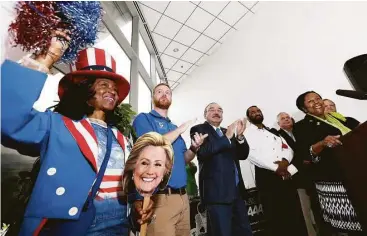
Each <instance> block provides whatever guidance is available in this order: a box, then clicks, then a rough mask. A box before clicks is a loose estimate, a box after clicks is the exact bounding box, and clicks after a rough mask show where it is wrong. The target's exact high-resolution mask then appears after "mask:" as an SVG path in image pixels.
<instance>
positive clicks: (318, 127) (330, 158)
mask: <svg viewBox="0 0 367 236" xmlns="http://www.w3.org/2000/svg"><path fill="white" fill-rule="evenodd" d="M340 122H341V123H342V124H344V125H345V126H347V127H348V128H350V129H354V128H355V125H356V124H354V123H353V124H350V123H349V122H348V121H347V122H343V121H340ZM293 134H294V136H295V138H296V140H297V143H296V153H297V158H299V159H300V160H302V161H308V162H310V163H311V161H312V156H311V154H310V146H311V145H313V144H315V143H317V142H319V141H321V140H323V139H324V138H325V137H326V136H328V135H342V134H341V132H340V131H339V129H337V128H335V127H334V126H331V125H329V124H327V123H325V122H322V121H320V120H318V119H316V118H314V117H312V116H309V115H306V116H305V118H304V119H303V120H301V121H299V122H297V123H296V124H295V129H294V133H293ZM319 156H320V161H319V162H318V163H315V164H314V163H311V164H309V165H311V166H310V167H307V169H308V171H309V173H307V175H308V176H309V177H311V178H312V180H315V181H318V180H335V181H339V180H340V178H341V176H340V173H341V170H340V167H339V165H337V163H336V161H335V156H334V155H333V152H332V149H330V148H325V149H324V150H323V151H322V152H321V153H320V154H319Z"/></svg>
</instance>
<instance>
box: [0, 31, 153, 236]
mask: <svg viewBox="0 0 367 236" xmlns="http://www.w3.org/2000/svg"><path fill="white" fill-rule="evenodd" d="M56 36H58V37H54V38H53V39H52V42H51V46H50V47H49V49H48V51H47V52H46V53H45V54H43V55H39V56H37V57H36V58H35V60H34V61H33V62H32V63H31V64H33V66H34V65H37V68H39V69H38V70H34V69H30V68H27V67H24V66H22V65H19V64H18V63H15V62H12V61H9V60H6V61H5V62H4V63H3V65H2V66H1V70H2V86H1V100H2V104H1V105H2V109H1V112H2V114H1V122H2V126H1V135H2V144H3V145H5V146H7V147H10V148H14V149H17V150H18V151H19V152H20V153H23V154H28V155H33V156H40V157H41V168H40V172H39V174H38V177H37V181H36V183H35V186H34V189H33V192H32V195H31V197H30V200H29V203H28V206H27V208H26V211H25V214H24V218H23V223H22V226H21V229H20V233H19V235H26V236H29V235H78V236H79V235H100V233H101V232H103V234H106V235H107V234H108V235H127V234H128V224H129V222H128V216H127V215H128V213H127V203H126V201H125V200H124V197H123V189H122V186H121V179H122V174H123V169H124V165H125V160H126V159H127V157H128V155H129V150H128V149H127V141H126V139H125V137H124V136H123V135H122V134H121V133H120V132H119V131H118V130H117V129H116V128H115V127H114V126H113V125H114V123H115V122H116V119H115V116H114V109H115V108H116V106H117V105H118V104H120V103H121V102H122V101H123V100H124V98H125V97H126V96H127V95H128V93H129V89H130V85H129V83H128V82H127V80H126V79H125V78H124V77H122V76H121V75H119V74H116V61H115V60H114V58H113V57H112V56H110V55H109V54H107V53H106V52H105V51H104V50H102V49H98V48H87V49H84V50H82V51H80V53H79V54H78V58H77V61H76V63H75V65H73V66H71V69H72V72H70V73H69V74H66V75H65V76H64V77H63V78H62V79H61V81H60V83H59V90H58V94H59V97H60V102H59V103H58V105H57V106H56V107H55V110H54V112H53V111H51V110H46V111H45V112H40V111H37V110H36V109H35V108H33V104H34V102H35V101H36V100H37V99H38V97H39V95H40V93H41V90H42V88H43V86H44V84H45V81H46V79H47V74H46V73H44V72H41V71H48V69H49V68H51V67H52V65H53V64H54V62H56V61H58V60H59V59H60V57H61V56H62V55H63V52H64V51H65V49H66V48H67V46H68V44H67V43H65V42H66V41H68V40H70V38H69V37H68V35H67V34H66V33H65V32H60V31H56ZM65 39H66V40H65ZM63 40H64V41H63ZM40 70H41V71H40ZM136 206H137V207H138V206H141V203H139V204H136ZM136 210H138V212H139V213H140V214H142V215H143V217H142V219H140V220H139V222H140V223H144V222H146V221H147V219H148V218H150V217H151V205H150V206H149V207H148V210H147V211H141V209H136Z"/></svg>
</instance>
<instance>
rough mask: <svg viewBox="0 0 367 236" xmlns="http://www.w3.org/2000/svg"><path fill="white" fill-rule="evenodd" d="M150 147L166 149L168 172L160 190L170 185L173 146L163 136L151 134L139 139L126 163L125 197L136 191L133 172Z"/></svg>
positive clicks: (160, 185) (123, 182) (123, 177)
mask: <svg viewBox="0 0 367 236" xmlns="http://www.w3.org/2000/svg"><path fill="white" fill-rule="evenodd" d="M148 146H154V147H161V148H163V149H164V152H165V153H166V165H165V167H166V171H165V175H164V177H163V180H162V182H161V183H160V184H159V188H160V189H163V188H165V187H166V185H167V183H168V180H169V178H170V175H171V170H172V166H173V161H174V156H173V148H172V145H171V143H170V142H169V141H168V140H167V139H166V138H165V137H163V136H162V135H160V134H158V133H156V132H149V133H146V134H144V135H142V136H141V137H140V138H138V140H137V141H136V142H135V144H134V146H133V148H132V150H131V152H130V155H129V158H128V159H127V161H126V163H125V168H124V173H123V176H122V187H123V193H124V195H125V196H127V195H128V194H129V193H132V192H133V191H134V190H135V184H134V181H133V180H132V176H133V172H134V169H135V166H136V163H137V161H138V159H139V156H140V154H141V153H142V151H143V150H144V149H145V148H146V147H148Z"/></svg>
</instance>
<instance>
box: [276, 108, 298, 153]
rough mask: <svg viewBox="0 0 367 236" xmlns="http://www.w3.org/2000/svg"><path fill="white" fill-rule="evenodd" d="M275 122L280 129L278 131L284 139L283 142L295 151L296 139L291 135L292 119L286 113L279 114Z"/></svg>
mask: <svg viewBox="0 0 367 236" xmlns="http://www.w3.org/2000/svg"><path fill="white" fill-rule="evenodd" d="M277 120H278V125H279V127H280V129H279V130H278V132H279V135H280V136H282V138H284V139H285V141H286V142H287V144H288V145H289V146H290V147H291V148H292V150H293V151H294V150H296V139H295V138H294V135H293V125H294V121H293V119H292V118H291V117H290V115H289V114H288V113H286V112H281V113H279V114H278V116H277Z"/></svg>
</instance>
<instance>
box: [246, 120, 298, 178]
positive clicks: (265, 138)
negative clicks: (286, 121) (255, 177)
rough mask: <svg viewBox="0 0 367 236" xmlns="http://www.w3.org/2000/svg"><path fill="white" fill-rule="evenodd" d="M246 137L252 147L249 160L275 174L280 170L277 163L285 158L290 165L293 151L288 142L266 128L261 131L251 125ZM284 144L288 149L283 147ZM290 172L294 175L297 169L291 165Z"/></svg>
mask: <svg viewBox="0 0 367 236" xmlns="http://www.w3.org/2000/svg"><path fill="white" fill-rule="evenodd" d="M245 137H246V140H247V142H248V144H249V146H250V153H249V156H248V160H249V161H250V162H251V163H252V164H254V165H256V166H258V167H260V168H263V169H267V170H271V171H274V172H275V171H276V170H277V168H278V164H275V163H274V162H275V161H281V160H282V159H283V158H284V159H286V160H288V162H289V163H290V162H291V161H292V159H293V150H292V149H291V148H290V147H289V145H288V144H287V142H286V141H285V140H284V139H283V138H282V137H278V136H276V135H274V134H272V133H270V132H269V131H267V130H266V129H264V128H262V129H259V128H258V127H257V126H256V125H254V124H251V125H250V126H248V127H247V129H246V130H245ZM282 143H284V144H286V146H288V148H284V147H282V146H283V145H282ZM288 172H289V173H290V174H291V175H293V174H295V173H296V172H297V168H296V167H295V166H294V165H292V164H291V165H289V166H288Z"/></svg>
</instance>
